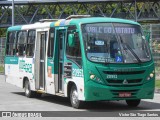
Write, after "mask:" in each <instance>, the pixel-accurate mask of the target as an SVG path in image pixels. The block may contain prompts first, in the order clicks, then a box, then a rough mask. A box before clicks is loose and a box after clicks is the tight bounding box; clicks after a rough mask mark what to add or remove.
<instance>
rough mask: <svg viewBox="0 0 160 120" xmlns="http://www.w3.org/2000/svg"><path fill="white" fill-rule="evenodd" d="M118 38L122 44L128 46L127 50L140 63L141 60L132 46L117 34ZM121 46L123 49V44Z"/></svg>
mask: <svg viewBox="0 0 160 120" xmlns="http://www.w3.org/2000/svg"><path fill="white" fill-rule="evenodd" d="M119 38H120V40H121V43H122V44H124V45H125V46H126V47H127V48H128V50H129V51H130V52H131V53H132V55H133V56H134V57H135V58H136V59H137V61H138V63H142V61H141V60H140V59H139V57H138V55H137V54H136V53H135V52H134V51H133V50H132V48H131V47H130V46H129V45H128V44H127V43H124V42H123V40H122V38H121V36H119ZM122 47H123V49H125V48H124V46H123V45H122Z"/></svg>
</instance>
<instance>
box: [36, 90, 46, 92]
mask: <svg viewBox="0 0 160 120" xmlns="http://www.w3.org/2000/svg"><path fill="white" fill-rule="evenodd" d="M37 93H45V91H44V90H37Z"/></svg>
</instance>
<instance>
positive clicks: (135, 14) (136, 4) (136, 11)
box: [134, 0, 139, 22]
mask: <svg viewBox="0 0 160 120" xmlns="http://www.w3.org/2000/svg"><path fill="white" fill-rule="evenodd" d="M134 4H135V8H134V9H135V11H134V12H135V21H136V22H137V2H136V0H135V1H134ZM138 14H139V13H138Z"/></svg>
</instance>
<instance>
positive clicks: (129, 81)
mask: <svg viewBox="0 0 160 120" xmlns="http://www.w3.org/2000/svg"><path fill="white" fill-rule="evenodd" d="M106 81H107V85H108V86H117V87H118V86H119V87H125V86H137V85H141V84H142V79H126V80H125V81H126V82H125V83H124V80H108V79H107V80H106Z"/></svg>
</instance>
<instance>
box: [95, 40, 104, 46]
mask: <svg viewBox="0 0 160 120" xmlns="http://www.w3.org/2000/svg"><path fill="white" fill-rule="evenodd" d="M95 45H104V41H103V40H96V41H95Z"/></svg>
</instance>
